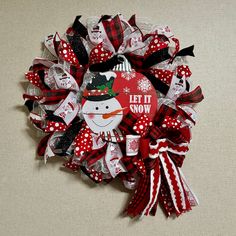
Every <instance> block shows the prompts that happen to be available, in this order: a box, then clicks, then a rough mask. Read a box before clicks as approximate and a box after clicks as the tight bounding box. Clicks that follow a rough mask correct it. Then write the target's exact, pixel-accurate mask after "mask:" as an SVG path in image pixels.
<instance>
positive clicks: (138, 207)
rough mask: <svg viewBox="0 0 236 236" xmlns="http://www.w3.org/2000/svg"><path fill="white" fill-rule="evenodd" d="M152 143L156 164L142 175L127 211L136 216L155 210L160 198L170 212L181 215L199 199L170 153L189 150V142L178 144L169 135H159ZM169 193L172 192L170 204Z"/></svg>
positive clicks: (168, 213)
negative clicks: (162, 137)
mask: <svg viewBox="0 0 236 236" xmlns="http://www.w3.org/2000/svg"><path fill="white" fill-rule="evenodd" d="M149 147H150V149H149V152H150V153H149V159H151V160H155V164H154V166H153V167H152V169H150V170H148V171H147V174H146V175H145V176H143V177H142V178H141V179H140V181H139V183H138V186H137V188H136V191H135V194H134V196H133V198H132V200H131V202H130V204H129V205H128V207H127V209H126V212H127V214H129V215H130V216H133V217H135V216H137V215H140V216H141V217H143V216H147V215H149V214H155V211H156V205H157V202H158V201H159V202H160V203H161V204H162V205H164V209H165V210H166V211H167V215H170V214H171V213H175V214H176V215H177V216H178V215H180V214H182V213H183V212H186V211H189V210H191V206H195V205H197V204H198V200H197V198H196V196H195V195H194V193H193V192H192V190H191V189H190V188H189V186H188V185H187V184H186V179H185V178H184V176H183V174H182V172H181V171H180V169H179V168H178V167H177V166H176V165H175V163H174V162H173V161H172V159H171V157H170V155H169V153H174V154H176V155H185V154H186V153H187V151H188V150H189V149H188V143H181V144H175V143H173V142H171V141H169V140H168V139H158V140H156V142H155V143H150V145H149ZM163 196H164V197H165V198H164V197H163ZM166 196H169V198H168V205H167V203H166V199H167V197H166ZM170 206H172V208H171V207H170Z"/></svg>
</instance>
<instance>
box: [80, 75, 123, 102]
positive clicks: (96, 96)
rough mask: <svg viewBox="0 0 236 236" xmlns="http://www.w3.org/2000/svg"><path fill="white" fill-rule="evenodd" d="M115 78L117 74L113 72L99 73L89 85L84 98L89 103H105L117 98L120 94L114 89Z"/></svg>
mask: <svg viewBox="0 0 236 236" xmlns="http://www.w3.org/2000/svg"><path fill="white" fill-rule="evenodd" d="M115 78H116V73H114V72H112V71H109V72H104V73H97V74H96V75H95V76H94V77H93V78H92V81H91V82H90V83H88V84H87V86H86V88H85V90H84V93H83V97H84V98H85V99H86V100H89V101H104V100H108V99H111V98H114V97H116V96H117V95H118V94H119V93H116V92H114V91H113V89H112V86H113V83H114V80H115Z"/></svg>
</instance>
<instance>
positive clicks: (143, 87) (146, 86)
mask: <svg viewBox="0 0 236 236" xmlns="http://www.w3.org/2000/svg"><path fill="white" fill-rule="evenodd" d="M151 88H152V87H151V84H150V82H149V81H148V80H147V79H145V78H142V79H140V80H139V81H138V90H140V91H142V92H143V93H146V92H147V91H150V90H151Z"/></svg>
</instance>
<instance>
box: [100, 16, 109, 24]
mask: <svg viewBox="0 0 236 236" xmlns="http://www.w3.org/2000/svg"><path fill="white" fill-rule="evenodd" d="M111 17H112V16H111V15H102V16H101V18H100V19H99V21H98V23H100V22H101V21H104V20H108V19H110V18H111Z"/></svg>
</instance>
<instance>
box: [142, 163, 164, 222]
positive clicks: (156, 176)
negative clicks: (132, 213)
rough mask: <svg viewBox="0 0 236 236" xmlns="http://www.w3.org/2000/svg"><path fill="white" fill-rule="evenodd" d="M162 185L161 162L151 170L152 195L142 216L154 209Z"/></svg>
mask: <svg viewBox="0 0 236 236" xmlns="http://www.w3.org/2000/svg"><path fill="white" fill-rule="evenodd" d="M160 185H161V174H160V166H159V162H158V163H157V165H156V167H155V168H154V169H152V170H151V172H150V196H149V202H148V204H147V205H146V207H145V209H144V210H143V212H142V214H141V218H142V217H143V216H144V215H146V216H147V215H149V214H150V212H151V211H152V209H153V207H154V205H155V204H156V202H157V197H158V194H159V190H160Z"/></svg>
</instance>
